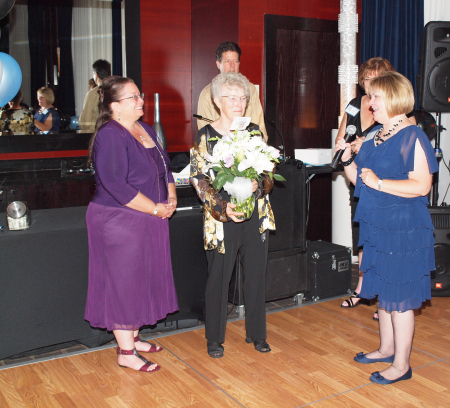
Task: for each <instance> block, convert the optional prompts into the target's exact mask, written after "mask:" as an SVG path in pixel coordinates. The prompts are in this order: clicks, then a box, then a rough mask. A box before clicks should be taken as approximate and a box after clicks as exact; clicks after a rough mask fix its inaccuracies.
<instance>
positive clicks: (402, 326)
mask: <svg viewBox="0 0 450 408" xmlns="http://www.w3.org/2000/svg"><path fill="white" fill-rule="evenodd" d="M369 91H370V105H371V107H372V110H373V116H374V119H375V121H377V122H378V123H380V124H381V126H379V127H378V128H377V131H376V133H375V135H374V137H373V138H372V139H370V140H366V141H365V142H364V143H363V145H362V147H361V150H360V151H359V153H358V155H357V156H356V158H355V159H354V156H352V154H351V148H350V144H348V143H347V144H345V143H344V142H343V141H342V140H341V141H339V142H338V144H337V145H336V151H338V150H339V149H344V148H345V151H344V154H343V155H342V164H343V165H344V168H345V173H346V175H347V177H348V178H349V179H350V181H352V182H353V183H354V184H355V196H359V203H358V207H357V209H356V214H355V221H356V222H359V225H360V236H359V243H358V245H360V246H362V247H363V249H364V256H363V259H362V263H361V270H362V271H363V272H364V280H363V284H362V290H361V293H360V296H361V297H363V298H367V299H371V298H373V297H375V296H377V295H378V313H379V326H380V347H379V349H378V350H375V351H372V352H370V353H367V354H364V353H359V354H357V355H356V357H355V361H357V362H359V363H362V364H369V363H375V362H385V363H392V364H391V365H390V366H389V367H388V368H387V369H385V370H384V371H381V372H378V371H377V372H375V373H373V374H372V375H371V377H370V380H371V381H373V382H376V383H379V384H391V383H393V382H397V381H401V380H407V379H409V378H411V377H412V370H411V367H410V363H409V359H410V354H411V348H412V341H413V336H414V309H417V308H419V307H421V306H422V302H424V301H425V300H427V299H431V280H430V271H432V270H434V269H435V261H434V237H433V224H432V222H431V216H430V213H429V211H428V208H427V203H428V200H427V197H426V196H427V195H428V193H429V191H430V189H431V184H432V178H433V176H432V174H433V173H434V172H436V171H438V164H437V161H436V158H435V155H434V150H433V148H432V146H431V143H430V142H429V140H428V138H427V136H426V135H425V133H424V132H423V131H422V130H421V129H419V128H418V127H416V126H414V125H413V123H412V122H411V121H410V120H409V119H408V118H407V117H406V114H407V113H408V112H410V111H411V110H412V109H413V106H414V91H413V88H412V86H411V83H410V82H409V81H408V79H406V78H405V77H404V76H403V75H401V74H399V73H397V72H386V73H384V74H383V75H381V76H379V77H377V78H374V79H372V81H371V84H370V88H369ZM374 130H375V129H374ZM353 159H354V160H353Z"/></svg>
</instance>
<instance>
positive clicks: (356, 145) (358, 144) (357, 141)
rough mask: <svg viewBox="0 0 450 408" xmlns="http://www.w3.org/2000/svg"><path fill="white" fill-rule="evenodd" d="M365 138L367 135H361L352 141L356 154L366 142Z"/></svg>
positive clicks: (353, 150) (352, 147)
mask: <svg viewBox="0 0 450 408" xmlns="http://www.w3.org/2000/svg"><path fill="white" fill-rule="evenodd" d="M365 139H366V137H365V136H361V137H358V136H356V139H355V140H354V141H353V142H351V143H350V146H351V149H352V152H353V153H355V154H358V153H359V149H361V146H362V144H363V143H364V140H365Z"/></svg>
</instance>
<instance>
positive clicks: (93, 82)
mask: <svg viewBox="0 0 450 408" xmlns="http://www.w3.org/2000/svg"><path fill="white" fill-rule="evenodd" d="M88 85H89V90H90V91H92V90H93V89H94V88H95V87H96V86H97V84H96V83H95V81H94V78H91V79H90V80H89V82H88Z"/></svg>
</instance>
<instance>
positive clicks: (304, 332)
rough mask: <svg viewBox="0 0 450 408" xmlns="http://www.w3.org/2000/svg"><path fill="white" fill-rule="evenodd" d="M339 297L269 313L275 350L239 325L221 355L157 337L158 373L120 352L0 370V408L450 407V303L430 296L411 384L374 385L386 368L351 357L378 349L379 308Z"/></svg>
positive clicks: (188, 335) (187, 337)
mask: <svg viewBox="0 0 450 408" xmlns="http://www.w3.org/2000/svg"><path fill="white" fill-rule="evenodd" d="M341 302H342V300H341V299H333V300H329V301H325V302H319V303H311V304H306V305H303V306H300V307H296V308H292V309H288V310H283V311H280V312H276V313H271V314H268V315H267V322H268V338H267V340H268V342H269V343H270V345H271V347H272V352H271V353H268V354H262V353H258V352H256V351H255V350H254V348H253V345H250V344H247V343H245V341H244V337H245V326H244V321H243V320H237V321H233V322H229V323H228V326H227V336H226V342H225V343H224V347H225V356H224V357H223V358H221V359H212V358H210V357H209V356H208V355H207V354H206V341H205V339H204V329H203V328H200V329H195V330H191V331H185V332H182V333H176V334H171V335H167V336H165V337H159V338H157V339H156V341H157V342H158V343H159V344H160V345H161V346H163V347H164V348H165V351H163V352H161V353H157V354H156V355H154V354H147V355H146V356H147V357H151V358H152V359H154V360H155V361H156V362H157V363H158V364H160V365H161V366H162V369H161V370H160V371H158V372H156V373H152V374H145V373H140V372H135V371H132V370H129V369H123V368H120V367H118V366H117V364H116V360H115V349H114V348H108V349H102V350H96V351H92V352H87V353H85V354H78V355H73V356H70V357H65V358H60V359H55V360H51V361H46V362H41V363H36V364H30V365H25V366H20V367H15V368H6V369H3V370H0V407H2V408H17V407H24V408H25V407H27V408H28V407H33V408H34V407H42V408H53V407H58V408H61V407H62V408H78V407H82V408H84V407H93V408H94V407H95V408H101V407H105V408H111V407H112V408H122V407H138V408H141V407H177V408H184V407H193V408H203V407H208V408H209V407H214V408H216V407H248V408H272V407H276V408H278V407H279V408H284V407H286V408H293V407H302V406H310V407H314V408H339V407H343V408H344V407H345V408H349V407H350V408H357V407H364V408H369V407H383V408H384V407H402V408H403V407H405V408H409V407H421V408H423V407H430V408H431V407H432V408H437V407H450V396H449V391H450V347H449V346H450V298H433V300H432V302H431V303H430V304H428V305H427V306H426V307H425V308H423V309H422V310H421V311H420V312H419V313H418V314H417V316H416V335H415V339H414V348H413V352H412V356H411V366H412V368H413V378H412V379H411V380H409V381H403V382H399V383H396V384H392V385H388V386H382V385H377V384H373V383H371V382H370V381H369V376H370V374H371V373H372V372H373V371H378V370H382V369H383V368H384V367H385V366H386V365H385V364H383V363H377V364H370V365H362V364H358V363H355V362H354V361H353V356H354V355H355V354H356V353H357V352H359V351H365V352H367V351H371V350H374V349H375V348H377V347H378V324H377V323H376V322H375V321H373V320H372V314H373V312H374V311H375V306H370V307H368V306H359V307H357V308H354V309H343V308H341V307H339V306H340V303H341Z"/></svg>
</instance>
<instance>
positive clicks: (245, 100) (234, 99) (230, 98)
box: [222, 95, 248, 103]
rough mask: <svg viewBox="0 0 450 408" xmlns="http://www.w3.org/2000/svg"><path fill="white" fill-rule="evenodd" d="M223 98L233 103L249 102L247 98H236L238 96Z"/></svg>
mask: <svg viewBox="0 0 450 408" xmlns="http://www.w3.org/2000/svg"><path fill="white" fill-rule="evenodd" d="M222 98H228V100H229V101H230V102H231V103H234V102H237V101H241V102H242V103H244V102H247V101H248V98H247V97H246V96H236V95H230V96H228V95H222Z"/></svg>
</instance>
